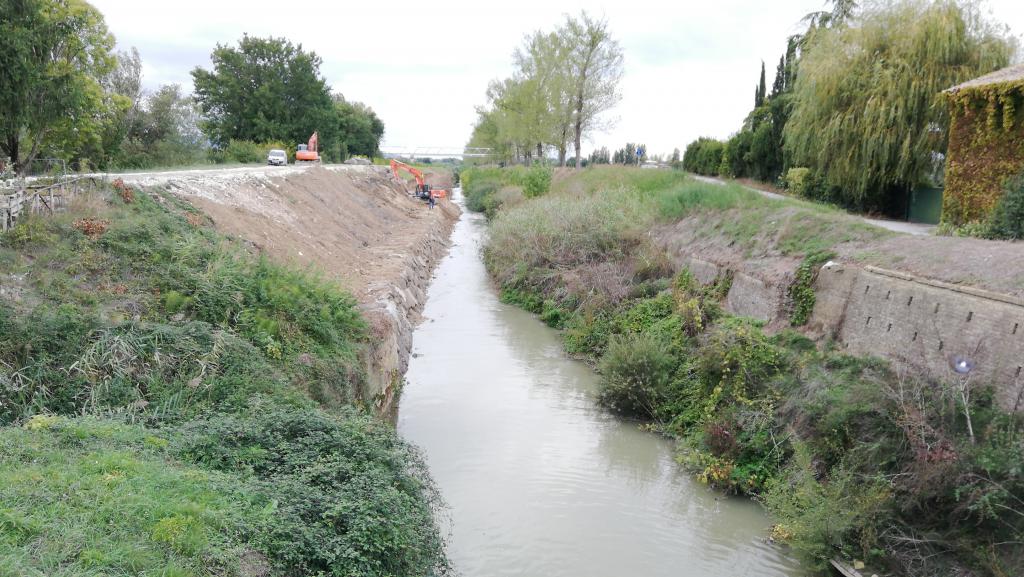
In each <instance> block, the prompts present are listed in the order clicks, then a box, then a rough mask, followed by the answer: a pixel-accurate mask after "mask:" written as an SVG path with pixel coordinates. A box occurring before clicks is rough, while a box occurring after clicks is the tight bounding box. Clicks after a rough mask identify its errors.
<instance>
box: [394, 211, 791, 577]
mask: <svg viewBox="0 0 1024 577" xmlns="http://www.w3.org/2000/svg"><path fill="white" fill-rule="evenodd" d="M483 234H484V223H483V221H482V219H481V218H480V217H479V216H477V215H474V214H470V213H464V215H463V217H462V220H461V221H460V222H459V223H458V225H457V226H456V229H455V232H454V235H453V239H452V240H453V243H454V245H453V247H452V250H451V254H450V255H449V256H448V257H447V258H446V259H445V260H444V261H443V262H442V263H441V265H440V267H439V268H438V270H437V274H436V278H435V279H434V281H433V284H432V285H431V287H430V290H429V300H428V301H427V304H426V309H425V311H424V316H425V319H426V320H425V321H424V322H423V324H422V325H420V327H419V328H418V329H417V330H416V333H415V345H414V358H413V359H412V360H411V362H410V365H409V372H408V374H407V380H408V384H407V385H406V387H405V390H404V391H403V393H402V400H401V407H400V409H399V417H398V428H399V431H400V433H401V434H402V435H403V436H404V437H405V438H406V439H408V440H410V441H412V442H413V443H415V444H417V445H419V446H420V447H421V448H422V449H423V451H424V453H425V454H426V457H427V462H428V463H429V466H430V470H431V473H432V474H433V477H434V479H435V480H436V481H437V483H438V485H439V486H440V489H441V492H442V493H443V495H444V497H445V499H446V501H447V502H448V505H449V506H450V510H449V512H448V516H449V517H450V518H449V519H448V524H449V525H450V531H451V535H450V546H449V553H450V556H451V558H452V560H453V562H454V564H455V567H456V569H457V570H458V572H459V573H460V574H461V575H465V576H466V577H494V576H502V575H509V576H511V575H516V576H523V577H556V576H572V577H583V576H587V577H621V576H626V575H637V576H661V575H665V576H669V575H671V576H673V577H690V576H692V577H698V576H700V577H716V576H722V577H742V576H751V577H753V576H758V577H772V576H790V577H792V576H796V575H801V574H802V573H801V572H800V571H799V569H798V568H797V565H796V563H795V562H793V561H792V560H790V559H788V558H787V557H786V556H785V555H783V554H782V553H781V552H780V551H779V550H777V549H776V548H774V547H772V546H770V545H768V544H765V543H764V542H763V541H762V538H763V536H764V535H765V534H766V533H767V528H768V527H769V526H770V522H769V520H768V518H767V517H766V516H765V514H764V512H763V511H762V510H761V508H760V507H759V506H758V505H757V504H755V503H753V502H751V501H748V500H742V499H727V498H723V497H721V496H719V495H716V494H715V493H714V492H712V491H709V490H708V489H707V488H706V487H704V486H702V485H700V484H699V483H697V482H695V481H693V480H692V478H691V477H690V476H689V475H688V474H687V473H685V472H684V471H682V470H680V468H679V466H678V465H677V464H676V463H675V462H674V461H673V454H672V447H671V445H670V443H669V442H668V441H666V440H665V439H663V438H661V437H658V436H657V435H654V434H651V433H646V432H643V431H641V430H639V428H638V427H637V425H636V424H635V423H628V422H624V421H622V420H619V419H617V418H615V417H613V416H611V415H609V414H607V413H606V412H604V411H603V410H601V409H600V408H599V407H597V406H595V404H594V393H595V388H596V380H597V379H596V376H595V374H594V373H593V371H591V370H590V369H589V368H588V367H587V366H585V365H584V364H582V363H579V362H576V361H573V360H571V359H568V358H566V357H565V355H564V354H563V352H562V349H561V344H560V341H559V337H558V334H557V333H556V332H555V331H553V330H551V329H549V328H547V327H545V326H544V325H543V324H542V323H541V322H540V321H538V320H537V319H536V318H534V317H533V316H532V315H530V314H528V313H526V312H523V311H521V310H519V309H516V308H514V307H511V306H507V305H504V304H501V303H500V302H499V301H498V298H497V296H496V294H495V291H494V289H493V287H492V286H491V285H490V283H489V281H488V278H487V275H486V272H485V270H484V267H483V263H482V262H481V259H480V248H481V243H482V237H483Z"/></svg>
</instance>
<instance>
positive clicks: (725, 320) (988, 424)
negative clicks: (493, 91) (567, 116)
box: [485, 168, 1024, 576]
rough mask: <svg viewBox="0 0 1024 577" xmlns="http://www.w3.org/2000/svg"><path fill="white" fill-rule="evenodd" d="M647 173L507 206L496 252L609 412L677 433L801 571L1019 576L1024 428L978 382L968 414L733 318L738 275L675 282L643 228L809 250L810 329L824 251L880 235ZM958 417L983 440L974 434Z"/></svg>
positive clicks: (907, 384) (699, 470) (688, 454)
mask: <svg viewBox="0 0 1024 577" xmlns="http://www.w3.org/2000/svg"><path fill="white" fill-rule="evenodd" d="M650 172H653V171H641V170H627V169H621V168H620V169H617V170H609V169H606V168H603V169H587V170H584V171H582V172H580V173H578V174H574V175H573V176H571V177H563V178H556V179H555V184H554V186H553V187H552V192H551V193H549V194H548V195H546V196H544V197H541V198H537V199H532V200H527V201H523V202H522V203H520V204H518V205H515V206H511V207H506V208H503V209H502V210H501V211H500V212H498V213H497V214H496V216H495V217H494V219H493V221H492V227H491V234H490V240H489V243H488V246H487V248H486V253H485V255H486V262H487V265H488V268H489V270H490V271H491V273H492V274H493V276H494V277H495V278H496V280H497V281H498V283H499V285H500V286H501V288H502V297H503V299H504V300H506V301H507V302H513V303H516V304H519V305H520V306H523V307H524V308H527V309H528V310H532V311H534V312H537V313H539V314H542V315H543V318H544V319H545V320H546V321H547V322H549V324H552V325H553V326H558V327H561V328H563V329H564V332H563V336H564V342H565V347H566V350H567V351H569V352H571V353H572V354H576V355H579V356H581V357H583V358H585V359H587V360H589V361H591V362H593V363H595V365H596V366H597V367H598V369H599V371H600V373H601V382H602V387H601V391H600V394H599V399H600V401H601V402H602V403H603V404H605V405H606V406H607V407H609V408H610V409H612V410H614V411H616V412H619V413H621V414H623V415H626V416H629V417H632V418H638V419H641V420H644V421H647V422H649V423H650V426H651V427H652V428H654V429H655V430H658V431H660V432H662V433H664V434H666V435H670V436H672V437H673V438H675V439H677V440H678V443H679V460H680V462H681V463H682V464H684V465H685V466H686V467H688V468H690V469H691V470H693V471H694V472H695V474H697V476H698V477H699V478H700V479H701V480H702V481H704V482H706V483H708V484H710V485H713V486H715V487H717V488H719V489H721V490H723V491H726V492H729V493H738V494H746V495H753V496H756V497H757V498H759V499H760V500H762V501H763V502H764V503H765V504H766V506H767V507H768V509H769V510H770V511H771V512H772V514H773V515H774V516H775V517H776V519H777V521H778V525H777V526H776V527H775V530H774V531H773V534H774V536H775V538H777V539H781V540H785V541H788V542H789V543H791V545H792V546H793V548H794V550H795V551H796V552H797V553H799V554H800V555H801V557H802V558H804V559H805V560H806V562H807V563H808V565H809V566H811V567H816V568H823V567H824V564H825V563H826V562H827V560H828V559H829V558H831V557H834V556H844V557H847V558H853V559H862V560H865V561H867V562H869V563H871V565H872V566H873V567H883V568H885V569H887V570H890V571H892V572H893V573H896V574H903V575H911V576H925V575H928V576H934V575H956V574H962V573H963V572H964V571H974V572H978V573H985V574H994V575H1010V574H1013V571H1014V568H1016V567H1019V566H1021V563H1024V552H1022V549H1021V548H1020V547H1019V546H1018V544H1019V542H1020V541H1021V539H1022V538H1024V515H1022V513H1024V499H1022V495H1024V468H1022V466H1024V463H1022V460H1021V455H1022V454H1024V452H1022V449H1024V445H1022V443H1024V418H1022V417H1021V416H1020V415H1014V414H1008V413H1005V412H1003V411H1001V410H1000V409H999V408H998V407H997V405H996V404H995V402H994V401H993V399H992V395H991V390H990V389H989V388H987V387H985V386H984V384H983V383H976V384H972V385H971V386H972V388H973V392H974V395H977V396H974V397H973V399H972V400H971V402H970V404H969V405H968V406H966V407H965V406H963V403H962V401H957V400H955V399H956V398H957V395H955V391H956V387H957V386H958V383H928V382H921V381H918V380H915V379H913V378H909V377H907V375H903V374H897V373H896V372H894V371H893V370H891V369H890V368H889V366H888V365H887V364H886V363H884V362H882V361H879V360H874V359H863V358H855V357H851V356H848V355H844V354H842V353H840V352H837V351H834V350H831V349H829V348H826V349H825V350H819V349H818V348H817V347H816V346H815V344H814V343H813V342H811V341H810V340H808V339H807V338H805V337H804V336H802V335H801V334H799V333H796V332H793V331H788V330H787V331H782V332H779V333H777V334H768V333H766V332H765V331H764V330H763V329H762V327H761V326H760V325H759V324H758V323H757V322H755V321H752V320H750V319H744V318H736V317H732V316H730V315H727V314H725V313H724V312H723V310H722V305H721V303H722V301H723V300H724V298H725V296H726V295H727V294H728V291H729V287H730V285H731V278H730V277H728V276H723V277H720V278H718V279H716V280H715V281H714V282H711V283H710V284H707V285H702V284H701V283H699V282H697V281H696V279H695V278H694V276H693V275H692V274H690V273H689V272H688V271H686V270H683V271H680V272H678V273H674V272H673V267H671V266H670V265H669V264H668V263H667V262H666V261H665V257H664V255H661V254H660V253H659V251H657V250H656V249H654V248H653V247H652V246H651V245H650V242H649V240H648V239H649V238H650V237H649V235H648V233H649V231H650V230H651V228H652V226H655V225H657V224H658V223H659V222H666V221H667V222H676V221H678V220H679V219H684V222H685V224H686V226H687V227H694V228H695V229H696V230H695V231H694V233H695V234H696V235H697V236H698V237H699V238H705V239H706V238H710V236H711V235H718V236H719V237H723V238H724V240H726V241H730V242H732V241H735V242H736V243H745V244H746V245H747V246H749V247H750V250H752V251H754V252H756V253H760V252H762V251H777V252H783V253H786V254H790V255H792V256H798V257H800V258H802V259H803V261H804V263H803V266H802V267H801V269H800V270H801V273H800V274H798V279H797V282H796V283H795V284H794V288H793V289H792V296H793V300H794V311H793V316H792V320H793V322H794V324H800V322H801V321H802V320H804V318H805V317H806V314H807V312H808V311H809V310H810V308H811V307H812V306H813V302H812V299H813V293H812V292H810V291H809V290H807V289H808V288H809V286H810V275H811V274H812V273H813V270H815V269H816V268H817V266H818V265H820V263H821V262H822V261H823V260H824V259H826V258H828V252H827V251H828V250H829V249H831V248H832V247H834V246H835V245H837V244H839V243H841V242H845V241H846V240H850V239H851V238H857V237H859V238H862V239H863V238H871V236H870V235H875V234H879V233H878V232H877V231H875V230H873V229H866V228H863V229H858V228H856V227H851V226H850V225H849V224H848V223H850V222H851V220H850V219H848V218H847V217H846V216H844V215H841V214H839V213H838V212H835V211H832V210H828V209H824V208H821V207H819V206H815V205H808V204H807V203H802V202H797V201H783V202H776V201H770V200H767V199H763V198H762V197H760V196H759V195H756V194H754V193H751V192H749V191H746V190H745V189H742V188H739V187H718V186H713V185H703V184H698V183H694V182H692V181H689V180H688V179H686V178H685V177H684V176H682V175H680V174H679V173H673V172H666V173H660V174H650ZM791 215H798V216H795V218H796V220H795V222H796V223H799V226H794V227H791V225H790V223H788V222H787V221H786V220H785V219H786V218H788V217H790V216H791ZM748 219H750V220H749V221H748ZM767 222H771V223H775V227H767V226H766V225H765V223H767ZM676 226H680V225H679V224H677V225H676ZM839 229H842V230H843V231H844V232H839ZM829 231H832V232H829ZM965 411H966V413H967V414H970V415H971V421H972V424H973V428H974V431H975V434H976V435H977V432H978V431H982V434H981V435H978V436H977V437H976V438H975V439H974V440H972V437H971V435H970V433H969V431H968V424H967V422H966V419H965V417H964V415H965ZM979 422H981V423H983V424H982V425H980V426H979V424H978V423H979Z"/></svg>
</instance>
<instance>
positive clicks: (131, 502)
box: [0, 187, 446, 576]
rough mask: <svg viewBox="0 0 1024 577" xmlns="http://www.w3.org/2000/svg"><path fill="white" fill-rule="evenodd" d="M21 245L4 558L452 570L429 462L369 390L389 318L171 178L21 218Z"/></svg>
mask: <svg viewBox="0 0 1024 577" xmlns="http://www.w3.org/2000/svg"><path fill="white" fill-rule="evenodd" d="M122 188H124V187H122ZM0 263H2V265H3V268H4V270H5V273H6V274H7V275H8V276H6V277H5V278H11V279H21V280H17V281H16V282H17V284H16V286H15V290H14V291H13V292H9V293H7V295H10V296H5V298H4V299H3V300H2V301H0V425H3V428H0V454H2V457H3V458H0V463H2V465H0V477H2V478H3V479H4V483H3V488H2V489H0V503H2V505H0V559H3V560H4V561H2V562H0V567H2V568H3V569H4V570H7V571H9V572H16V573H18V574H30V575H35V574H40V575H42V574H54V573H55V572H60V574H64V575H93V574H101V573H102V574H107V573H119V572H130V573H132V574H154V575H232V574H253V573H251V571H253V570H254V569H253V567H254V566H253V563H255V564H256V566H255V567H257V568H258V567H260V566H265V569H266V571H269V573H265V572H257V573H256V574H273V575H291V574H295V573H296V572H298V573H302V574H323V575H339V576H340V575H380V576H385V575H387V576H391V575H424V574H431V572H434V573H438V572H440V573H444V572H445V571H446V561H445V557H444V546H443V545H444V544H443V541H442V538H441V536H440V533H439V532H438V529H437V527H436V525H435V524H434V522H433V512H434V509H435V508H436V507H437V506H438V504H439V503H438V496H437V493H436V490H435V489H434V488H433V486H432V484H431V482H430V479H429V477H428V475H427V472H426V469H425V467H424V464H423V462H422V460H421V459H420V457H419V456H418V455H417V454H416V452H415V451H414V450H413V449H412V448H410V447H408V446H407V445H405V444H404V443H402V442H401V441H400V440H399V439H398V438H397V435H396V434H395V432H394V430H393V429H392V428H391V427H390V426H389V425H387V424H385V423H381V422H379V421H378V420H377V419H376V418H374V417H371V416H369V415H367V414H364V412H362V411H360V410H358V409H357V408H354V407H359V406H364V405H368V404H370V403H371V402H372V401H373V399H370V398H367V393H366V391H365V389H364V386H363V385H364V382H365V378H364V374H363V368H362V366H363V365H362V363H361V362H360V361H359V355H360V352H361V350H362V349H363V347H364V346H365V343H366V340H367V339H368V338H369V337H368V333H367V328H366V326H365V323H364V321H363V320H362V317H361V316H360V314H359V312H358V310H357V308H356V303H355V301H354V299H353V298H352V297H351V296H350V295H348V294H347V293H344V292H342V291H341V290H339V289H338V288H337V286H336V285H335V284H333V283H330V282H327V281H324V280H322V279H319V278H317V277H315V276H312V275H311V274H310V273H307V272H299V271H296V270H292V269H289V268H285V267H281V266H277V265H275V264H273V263H271V262H269V261H267V260H265V259H261V258H259V257H256V256H254V255H252V254H250V253H249V252H247V251H246V249H245V247H244V246H242V245H241V244H240V243H238V242H235V241H231V240H229V239H226V238H224V237H222V236H220V235H218V234H217V233H215V232H214V231H213V230H212V228H210V227H208V226H207V224H206V222H205V219H204V218H203V217H202V216H201V215H200V214H198V213H196V212H194V210H193V209H191V207H189V206H188V205H186V204H184V203H181V202H180V201H178V200H176V199H175V198H174V197H173V196H170V195H164V194H162V193H160V192H159V191H157V192H152V191H151V192H142V191H131V194H127V193H125V192H115V191H113V190H112V191H108V192H106V193H104V194H102V195H97V196H93V197H80V198H79V199H78V200H76V204H75V205H74V206H73V207H72V208H71V210H70V211H68V212H67V213H60V214H57V215H55V216H54V217H52V218H47V219H41V218H29V219H26V220H22V221H21V222H20V223H19V224H18V226H17V227H15V229H14V230H12V231H11V232H9V233H7V234H4V235H3V236H0ZM5 283H6V281H5ZM58 473H59V474H58ZM40 478H43V479H45V482H41V481H39V479H40ZM60 495H64V496H65V497H64V498H57V496H60ZM68 495H71V497H72V498H70V499H69V498H68V497H67V496H68ZM3 563H6V565H3ZM246 567H248V569H246ZM247 571H250V572H249V573H247ZM261 571H262V570H261Z"/></svg>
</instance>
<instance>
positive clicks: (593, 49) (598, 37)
mask: <svg viewBox="0 0 1024 577" xmlns="http://www.w3.org/2000/svg"><path fill="white" fill-rule="evenodd" d="M514 59H515V72H514V74H513V75H512V77H511V78H506V79H504V80H500V81H498V80H495V81H492V82H491V83H490V85H489V86H488V87H487V100H488V105H487V106H486V107H481V108H478V109H477V113H478V118H477V122H476V125H475V126H474V128H473V134H472V136H471V137H470V141H469V143H468V144H467V146H471V147H482V148H490V149H491V150H492V153H491V155H492V158H491V160H492V161H504V162H509V163H518V162H523V163H525V164H531V163H532V162H533V160H535V159H536V160H538V161H541V160H543V159H544V158H545V157H546V151H547V150H549V149H554V150H556V151H557V152H558V164H559V165H560V166H565V165H566V160H567V158H566V156H567V152H568V150H569V146H570V145H572V146H573V150H575V151H576V157H575V159H574V161H573V166H582V163H583V160H584V159H583V157H582V141H583V139H584V138H586V137H587V136H588V135H589V134H591V133H592V132H594V131H595V129H597V128H599V127H600V125H601V123H600V116H601V114H603V113H604V112H606V111H607V110H609V109H610V108H612V107H613V106H615V104H617V103H618V101H619V99H620V95H619V90H618V84H619V80H620V79H621V77H622V49H621V48H620V47H619V44H618V42H617V41H616V40H615V39H614V38H612V35H611V32H610V31H609V30H608V23H607V22H605V21H603V20H595V19H594V18H592V17H590V16H589V15H588V14H587V13H586V12H583V13H581V14H580V16H579V17H578V18H577V17H572V16H566V19H565V22H564V23H563V24H562V25H561V26H559V27H558V28H557V29H555V30H554V31H552V32H542V31H539V30H538V31H536V32H534V33H533V34H530V35H528V36H527V37H526V38H525V39H524V41H523V45H522V46H521V47H520V48H518V49H516V51H515V56H514Z"/></svg>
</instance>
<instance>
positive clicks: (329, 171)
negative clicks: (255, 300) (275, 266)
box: [140, 166, 459, 412]
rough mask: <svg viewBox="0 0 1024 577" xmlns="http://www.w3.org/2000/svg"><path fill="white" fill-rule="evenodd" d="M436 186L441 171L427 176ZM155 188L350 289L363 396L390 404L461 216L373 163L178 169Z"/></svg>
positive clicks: (382, 406) (380, 405)
mask: <svg viewBox="0 0 1024 577" xmlns="http://www.w3.org/2000/svg"><path fill="white" fill-rule="evenodd" d="M429 178H431V179H432V180H433V182H434V183H435V184H439V185H440V184H448V183H445V182H444V176H439V175H429ZM140 184H151V185H161V186H164V187H165V188H167V189H168V190H170V191H172V192H174V193H175V194H177V195H179V196H180V197H182V198H184V199H186V200H187V201H189V202H190V203H192V204H193V205H194V206H195V207H196V208H198V209H199V210H201V211H202V212H203V213H205V214H206V215H208V216H209V217H210V218H211V219H212V220H213V223H214V225H215V226H216V227H217V229H218V230H220V231H222V232H225V233H227V234H230V235H233V236H237V237H239V238H243V239H245V240H247V241H249V242H251V243H252V244H253V245H254V247H255V248H257V249H258V250H259V251H261V252H262V253H264V254H266V255H267V256H269V257H270V258H272V259H274V260H276V261H278V262H283V263H289V264H293V265H296V266H299V267H304V268H309V269H313V270H316V271H319V272H321V273H322V274H323V275H324V276H325V277H326V278H329V279H334V280H337V281H338V282H340V283H341V284H342V285H343V286H344V287H345V288H347V289H348V290H349V291H351V292H352V294H353V295H355V297H356V298H357V299H358V301H359V303H360V305H361V306H362V308H363V310H364V313H365V316H366V318H367V320H368V321H369V322H370V326H371V332H372V339H371V340H372V342H371V344H370V348H369V350H368V351H367V353H366V357H367V358H366V363H367V374H368V381H369V382H368V387H367V390H366V391H365V397H366V399H367V400H368V401H372V402H373V403H374V404H375V405H376V407H377V409H378V410H380V411H381V412H386V411H388V410H390V408H391V405H392V403H393V401H394V395H395V391H396V390H397V386H398V385H399V384H400V383H401V379H402V375H404V373H405V370H406V367H407V365H408V359H409V354H410V351H411V348H412V332H413V328H414V326H415V324H416V323H417V322H418V320H419V314H420V311H421V310H422V307H423V304H424V301H425V300H426V289H427V285H428V283H429V281H430V277H431V274H432V271H433V269H434V266H435V265H436V264H437V262H438V261H439V260H440V258H441V257H442V256H443V255H444V254H445V253H446V251H447V248H448V238H449V235H450V233H451V230H452V227H453V226H454V223H455V221H456V220H457V219H458V216H459V209H458V207H457V206H456V205H454V204H453V203H451V202H441V203H439V204H438V205H437V208H435V209H434V210H429V209H428V208H427V206H426V204H425V203H423V202H422V201H418V200H415V199H413V198H412V197H411V196H409V195H408V194H407V192H406V190H405V188H406V187H405V185H404V184H402V183H398V182H396V181H395V179H394V178H393V177H392V176H391V174H390V172H389V171H388V170H387V169H385V168H383V167H376V166H337V167H324V168H310V169H306V170H302V171H289V170H285V171H282V172H281V176H276V175H272V173H270V174H267V173H263V174H241V175H239V174H233V173H224V174H220V173H208V174H198V175H183V176H182V177H177V178H176V177H172V178H170V179H166V180H161V181H159V182H152V183H140Z"/></svg>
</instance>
